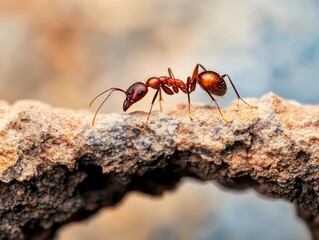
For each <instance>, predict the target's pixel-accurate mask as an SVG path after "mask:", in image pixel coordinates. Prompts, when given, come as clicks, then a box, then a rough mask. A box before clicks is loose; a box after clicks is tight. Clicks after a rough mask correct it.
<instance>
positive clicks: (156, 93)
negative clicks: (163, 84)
mask: <svg viewBox="0 0 319 240" xmlns="http://www.w3.org/2000/svg"><path fill="white" fill-rule="evenodd" d="M159 91H160V88H159V89H158V90H157V91H156V92H155V94H154V97H153V100H152V103H151V108H150V111H149V112H148V115H147V119H146V123H145V127H146V126H147V123H148V120H149V118H150V116H151V112H152V108H153V105H154V102H155V100H156V98H157V95H158V92H159ZM145 127H144V128H145Z"/></svg>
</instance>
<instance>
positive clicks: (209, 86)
mask: <svg viewBox="0 0 319 240" xmlns="http://www.w3.org/2000/svg"><path fill="white" fill-rule="evenodd" d="M198 80H199V81H200V82H201V83H202V85H203V86H202V85H201V87H202V88H203V90H206V91H208V92H210V93H211V94H213V95H216V96H224V95H225V94H226V92H227V84H226V82H225V80H224V79H223V78H221V76H220V75H219V74H218V73H216V72H213V71H204V72H202V73H200V74H199V75H198ZM205 88H206V89H205Z"/></svg>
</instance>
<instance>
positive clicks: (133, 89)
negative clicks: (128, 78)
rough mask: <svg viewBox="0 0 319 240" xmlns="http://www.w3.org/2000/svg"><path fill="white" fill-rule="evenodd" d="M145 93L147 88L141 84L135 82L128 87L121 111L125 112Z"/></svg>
mask: <svg viewBox="0 0 319 240" xmlns="http://www.w3.org/2000/svg"><path fill="white" fill-rule="evenodd" d="M147 92H148V88H147V86H146V85H145V84H144V83H142V82H137V83H134V84H133V85H132V86H130V87H129V88H128V89H127V90H126V92H125V94H126V99H125V101H124V103H123V111H124V112H125V111H126V110H127V109H128V108H129V107H130V106H132V105H133V104H134V103H136V102H138V101H139V100H141V99H142V98H143V97H144V96H145V95H146V93H147Z"/></svg>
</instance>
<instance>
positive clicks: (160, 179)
mask: <svg viewBox="0 0 319 240" xmlns="http://www.w3.org/2000/svg"><path fill="white" fill-rule="evenodd" d="M248 101H249V102H250V103H252V104H254V105H256V106H258V108H259V109H258V110H256V109H250V108H248V107H246V106H245V105H240V107H239V109H237V105H236V103H234V104H232V105H231V106H229V107H228V108H227V109H222V111H223V113H224V115H225V117H226V118H227V119H228V120H229V121H230V124H228V125H227V124H225V123H224V122H223V120H222V119H221V117H220V115H219V114H218V111H217V110H216V109H215V108H213V107H209V106H193V108H192V116H193V119H194V120H193V122H190V120H189V117H188V113H187V105H179V106H178V107H177V110H175V111H173V112H171V113H170V114H168V115H165V114H162V113H158V112H154V113H152V115H151V120H150V122H149V124H148V126H147V128H146V130H145V132H142V129H143V127H144V123H145V120H146V113H143V112H135V113H131V114H122V113H117V114H116V113H113V114H107V115H102V114H101V115H98V118H97V121H96V125H95V126H94V127H92V126H91V120H92V114H89V113H88V112H86V111H71V110H66V109H53V108H51V107H50V106H48V105H45V104H42V103H39V102H35V101H19V102H16V103H15V104H13V105H11V106H10V105H8V104H7V103H5V102H0V180H1V182H0V206H1V208H0V238H4V237H7V238H11V239H26V238H36V237H40V238H48V237H50V236H53V234H54V233H55V231H56V230H57V229H58V228H59V226H61V225H62V224H64V223H67V222H70V221H74V220H77V219H82V218H86V217H88V216H90V215H91V214H93V213H94V212H96V211H97V210H98V209H99V208H101V207H104V206H112V205H114V204H116V203H117V202H118V201H120V200H121V198H122V197H123V196H124V195H125V194H126V193H127V192H129V191H131V190H139V191H142V192H146V193H149V194H153V195H158V194H161V193H162V192H163V191H165V190H167V189H172V188H174V187H175V184H176V183H177V182H178V181H179V179H180V178H181V177H183V176H191V177H195V178H198V179H201V180H215V181H217V182H218V183H220V184H222V185H224V186H227V187H230V188H236V189H241V188H247V187H251V188H254V189H255V190H256V191H258V192H260V193H261V194H263V195H265V196H269V197H273V198H283V199H286V200H288V201H291V202H293V203H294V204H296V206H298V208H299V209H301V211H300V212H302V213H303V214H301V215H302V216H304V218H306V217H307V219H305V220H306V221H307V223H308V225H309V226H310V228H311V230H312V233H313V236H314V238H315V237H316V234H318V228H319V223H318V222H315V219H318V215H319V206H318V203H319V161H318V159H319V106H303V105H301V104H299V103H297V102H294V101H286V100H282V99H280V98H279V97H277V96H275V95H274V94H271V93H270V94H267V95H265V96H264V97H262V98H261V99H260V100H254V99H250V100H248ZM309 219H314V220H313V221H309Z"/></svg>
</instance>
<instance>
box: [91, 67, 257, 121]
mask: <svg viewBox="0 0 319 240" xmlns="http://www.w3.org/2000/svg"><path fill="white" fill-rule="evenodd" d="M199 68H201V69H202V70H203V71H202V72H199ZM168 75H169V76H161V77H151V78H149V79H148V80H147V81H146V83H142V82H136V83H134V84H132V85H131V86H130V87H129V88H128V89H127V90H126V91H124V90H123V89H120V88H110V89H108V90H106V91H103V92H102V93H100V94H98V95H97V96H96V97H95V98H93V100H92V101H91V102H90V105H89V107H91V105H92V104H93V102H94V101H95V100H96V99H97V98H98V97H100V96H101V95H103V94H105V93H107V92H109V94H108V95H107V96H106V98H105V99H104V100H103V101H102V103H101V104H100V106H99V107H98V109H97V110H96V112H95V115H94V117H93V120H92V126H94V123H95V119H96V116H97V114H98V112H99V110H100V109H101V107H102V106H103V104H104V103H105V102H106V100H107V99H108V98H109V97H110V95H111V94H112V93H113V92H114V91H120V92H123V93H124V94H125V95H126V99H125V100H124V103H123V111H124V112H125V111H126V110H127V109H128V108H129V107H130V106H132V105H133V104H134V103H136V102H138V101H140V100H141V99H142V98H143V97H144V96H145V95H146V94H147V93H148V88H149V87H151V88H153V89H155V90H156V92H155V94H154V97H153V100H152V103H151V108H150V110H149V112H148V115H147V119H146V123H145V126H146V125H147V123H148V120H149V118H150V115H151V112H152V108H153V105H154V102H155V100H156V98H157V96H158V95H159V102H160V111H162V100H163V98H162V90H163V91H164V92H165V93H166V94H168V95H173V94H175V93H178V92H179V90H181V91H182V92H183V93H185V94H187V97H188V112H189V118H190V120H191V121H192V117H191V111H190V106H191V103H190V94H191V93H192V92H193V91H195V89H196V84H198V85H199V86H201V88H202V89H203V90H204V91H205V92H206V93H207V94H208V95H209V96H210V98H211V99H212V100H213V101H214V102H215V104H216V106H217V108H218V111H219V113H220V115H221V117H222V118H223V120H224V121H225V123H228V121H227V120H226V119H225V117H224V115H223V114H222V112H221V110H220V107H219V105H218V103H217V101H216V99H215V98H214V97H213V95H216V96H224V95H225V94H226V92H227V84H226V82H225V79H224V78H226V77H227V78H228V80H229V82H230V84H231V86H232V87H233V89H234V91H235V93H236V95H237V98H238V101H239V100H241V101H243V102H244V103H245V104H246V105H247V106H248V107H250V108H257V107H254V106H251V105H249V104H248V103H247V102H246V101H245V100H243V99H242V98H241V97H240V95H239V93H238V91H237V89H236V87H235V86H234V84H233V82H232V80H231V79H230V77H229V76H228V75H227V74H224V75H222V76H221V75H219V74H218V73H216V72H213V71H208V70H206V69H205V68H204V67H203V66H202V65H201V64H197V65H196V67H195V69H194V71H193V75H192V77H188V78H187V82H186V83H185V82H183V81H182V80H179V79H176V78H175V77H174V74H173V72H172V70H171V69H170V68H168Z"/></svg>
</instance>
